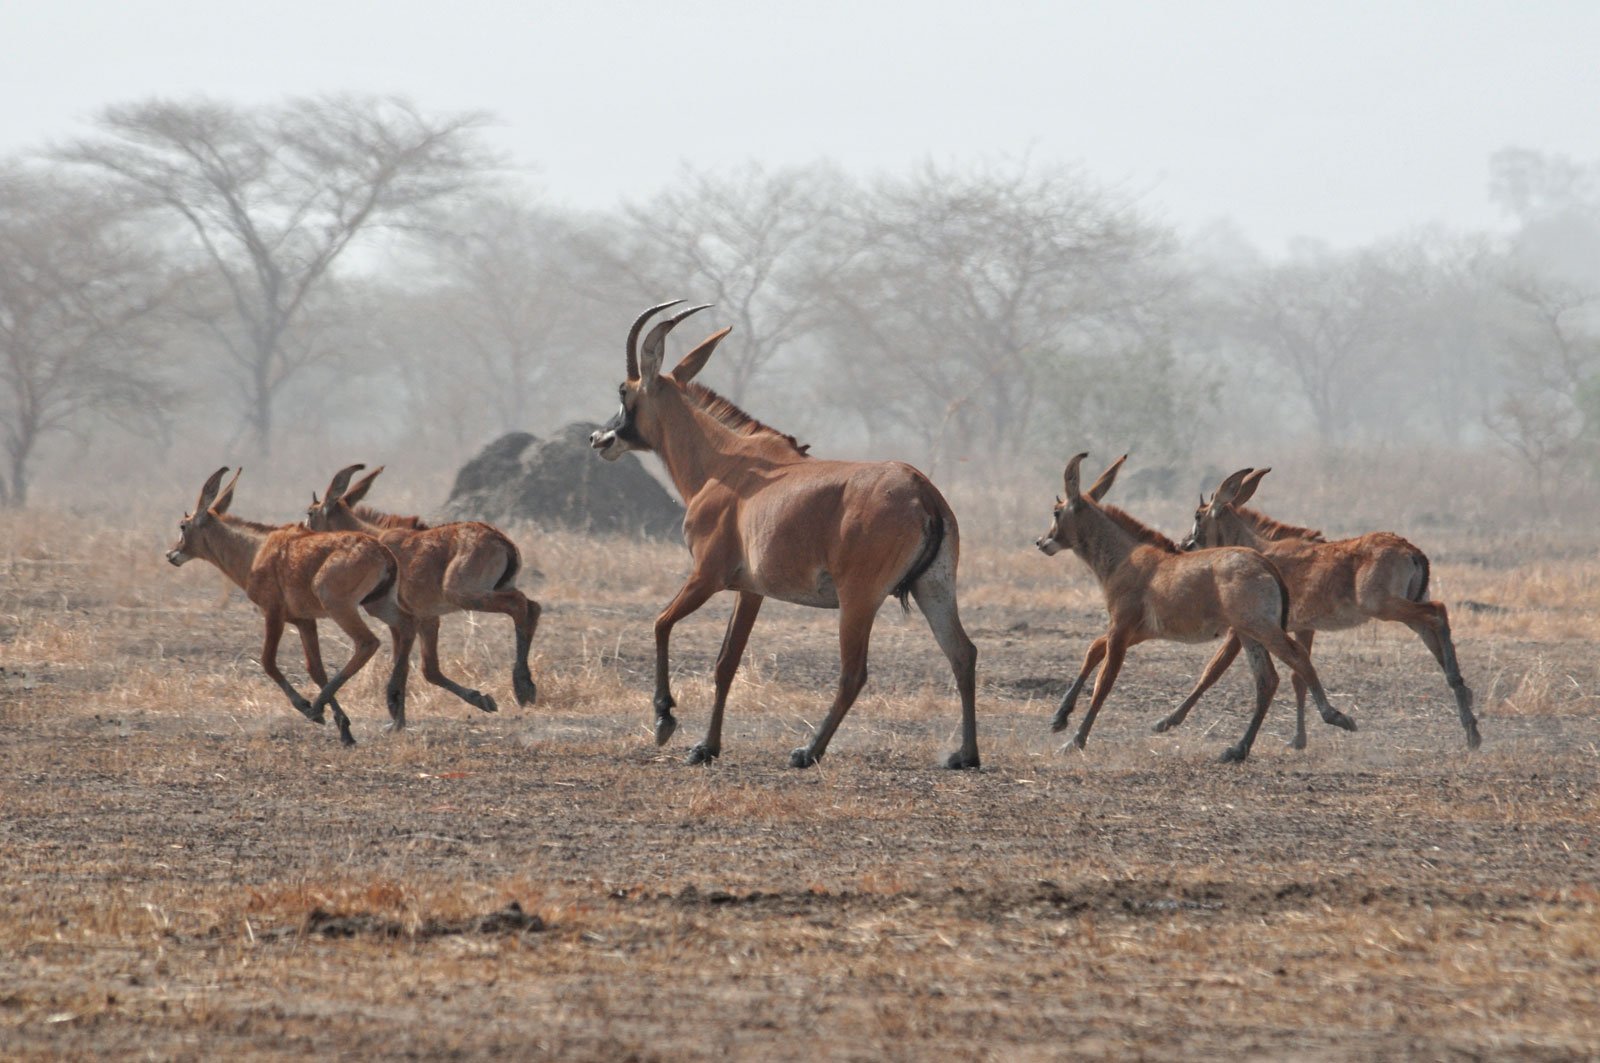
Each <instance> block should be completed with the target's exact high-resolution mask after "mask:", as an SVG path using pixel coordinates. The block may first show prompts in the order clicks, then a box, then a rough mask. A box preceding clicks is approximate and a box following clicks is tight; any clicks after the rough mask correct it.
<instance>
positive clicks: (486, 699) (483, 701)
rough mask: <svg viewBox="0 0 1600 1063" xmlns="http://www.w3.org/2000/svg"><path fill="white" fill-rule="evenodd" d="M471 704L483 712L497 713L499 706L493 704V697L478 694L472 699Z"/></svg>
mask: <svg viewBox="0 0 1600 1063" xmlns="http://www.w3.org/2000/svg"><path fill="white" fill-rule="evenodd" d="M472 704H473V705H474V706H476V707H477V708H480V709H482V710H483V711H484V712H499V711H500V706H498V705H496V704H495V703H494V697H493V696H492V695H489V694H479V695H478V696H477V697H475V698H473V699H472Z"/></svg>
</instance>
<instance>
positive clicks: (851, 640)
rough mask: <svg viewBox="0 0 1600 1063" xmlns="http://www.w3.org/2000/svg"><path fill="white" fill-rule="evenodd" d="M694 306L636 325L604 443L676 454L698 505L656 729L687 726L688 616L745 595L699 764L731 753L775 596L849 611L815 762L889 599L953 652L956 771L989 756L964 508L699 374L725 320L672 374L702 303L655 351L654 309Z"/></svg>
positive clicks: (800, 761) (659, 663)
mask: <svg viewBox="0 0 1600 1063" xmlns="http://www.w3.org/2000/svg"><path fill="white" fill-rule="evenodd" d="M680 302H682V300H674V301H673V302H670V303H662V304H661V305H659V306H653V307H651V308H650V309H649V310H646V311H645V312H644V313H643V314H641V315H640V316H639V318H638V319H637V320H636V321H634V323H633V327H632V328H631V329H629V331H628V341H627V347H626V350H627V374H628V375H627V379H626V380H624V381H623V383H622V385H621V387H620V388H619V389H618V390H619V392H620V394H621V398H622V405H621V408H620V409H619V410H618V411H617V413H616V415H615V416H614V417H612V418H611V420H609V421H607V422H606V424H605V425H604V427H602V428H600V429H599V430H598V431H596V432H595V433H594V434H593V435H592V436H591V437H590V444H591V445H592V446H593V447H594V448H595V449H596V450H598V451H600V455H601V457H603V458H605V459H607V460H608V461H614V460H616V459H617V458H619V457H621V456H622V455H623V454H624V453H625V452H627V451H629V450H646V451H654V452H655V453H656V454H658V455H660V457H661V460H662V463H663V464H664V465H665V466H666V470H667V474H668V476H670V477H671V478H672V482H673V484H674V485H676V487H677V489H678V493H679V494H680V495H681V496H682V497H683V500H684V504H685V507H686V512H685V515H684V520H683V532H684V538H685V539H686V540H687V543H688V546H689V552H690V554H691V555H692V556H693V559H694V564H693V568H692V570H691V571H690V573H689V578H688V580H687V581H686V582H685V583H684V585H683V588H682V589H681V590H679V591H678V594H677V597H675V598H673V600H672V602H671V603H670V604H668V606H667V607H666V608H665V609H664V610H662V612H661V614H660V615H659V616H658V617H656V621H655V641H656V690H655V736H656V743H657V744H658V745H660V744H664V743H665V742H666V741H667V739H668V738H670V737H671V735H672V732H673V731H674V730H675V729H676V728H677V720H676V719H674V717H673V715H672V710H673V708H674V707H676V704H677V703H676V702H675V701H674V700H673V697H672V691H671V689H670V686H669V684H668V676H667V642H668V639H669V637H670V636H671V634H672V628H673V625H674V624H676V623H677V622H678V621H679V620H681V619H683V618H684V617H685V616H688V615H689V614H690V613H692V612H694V611H695V610H696V609H698V608H700V606H702V605H704V604H705V602H706V601H707V600H708V599H709V598H710V597H711V596H712V595H713V594H716V593H717V592H718V591H722V590H733V591H737V592H738V594H739V599H738V602H737V604H735V606H734V609H733V615H732V617H731V618H730V619H729V621H728V629H727V633H726V635H725V636H724V637H723V640H722V649H721V651H720V652H719V653H718V655H717V663H716V670H715V679H716V695H715V700H714V702H713V704H712V707H711V720H710V724H709V726H708V727H707V729H706V734H705V738H703V739H702V740H701V741H700V742H699V743H698V744H697V745H695V746H694V747H693V748H692V749H691V750H690V752H689V757H688V760H689V763H691V764H699V763H703V762H705V761H709V760H712V759H713V758H715V757H717V756H718V755H719V754H720V753H721V752H722V713H723V708H724V706H725V704H726V702H727V697H728V688H729V686H730V685H731V684H732V682H733V676H734V673H735V671H737V669H738V667H739V660H740V657H741V656H742V655H743V654H744V648H745V643H746V642H747V640H748V639H749V636H750V628H751V625H753V624H754V623H755V620H756V614H757V613H758V612H759V611H760V609H761V603H762V601H764V600H765V599H766V598H769V597H770V598H777V599H779V600H780V601H786V602H794V603H797V604H800V605H810V606H817V607H819V608H825V609H838V610H839V656H840V673H839V688H838V692H837V693H836V695H835V696H834V699H833V704H832V706H831V707H830V708H829V710H828V715H827V718H826V719H824V720H823V721H822V725H821V726H820V727H818V728H817V730H816V732H815V734H813V736H812V738H811V741H810V742H809V743H808V744H806V745H804V746H802V747H800V748H799V749H796V750H794V751H793V752H792V753H791V754H790V756H789V763H790V765H791V766H793V767H796V768H804V767H808V766H810V765H812V764H815V763H816V762H817V760H818V759H820V758H821V757H822V755H823V753H824V752H825V751H826V750H827V748H828V742H829V740H830V739H832V737H833V733H834V731H835V730H836V729H837V728H838V726H839V723H840V721H842V720H843V719H844V717H845V713H847V712H849V711H850V706H851V704H852V703H854V701H855V700H856V695H857V694H858V693H860V691H861V687H862V685H863V684H864V683H865V682H866V679H867V643H868V640H869V637H870V636H871V633H872V622H873V620H874V618H875V617H876V616H877V613H878V607H879V606H880V605H881V604H882V603H883V600H884V599H885V598H887V597H888V596H889V595H891V594H892V595H895V596H897V597H898V598H899V599H900V603H901V605H902V606H905V605H906V596H907V595H910V596H911V597H912V598H915V599H916V602H917V605H918V607H919V608H920V609H921V610H922V613H923V615H924V616H926V617H927V619H928V625H929V626H930V627H931V628H932V629H933V634H934V638H935V639H937V640H938V643H939V647H940V648H941V649H942V650H943V651H944V654H945V656H946V657H948V658H949V660H950V667H951V669H952V670H953V671H954V673H955V680H956V689H957V690H958V691H959V692H960V696H961V748H960V749H959V750H958V751H956V752H955V753H953V754H951V755H950V757H949V758H948V760H947V761H946V766H948V767H951V768H976V767H977V766H978V729H977V719H976V712H975V707H974V697H975V683H974V671H975V668H976V664H977V656H978V654H977V649H976V647H974V646H973V644H972V640H971V639H969V638H967V633H966V631H965V630H964V629H963V628H962V626H961V618H960V616H959V614H958V612H957V608H956V561H957V556H958V554H959V552H960V549H959V541H960V536H959V532H958V531H957V527H956V518H955V515H954V514H953V513H952V512H951V511H950V507H949V505H947V504H946V502H945V500H944V497H943V496H942V495H940V493H939V491H938V490H937V489H936V488H935V487H934V486H933V484H932V483H931V482H929V480H928V478H927V477H926V476H924V475H923V474H922V473H920V472H918V471H917V470H916V469H914V468H912V467H911V466H909V465H905V464H902V463H900V462H859V461H825V460H822V459H819V458H813V457H810V456H808V455H807V454H806V453H805V448H803V447H801V446H800V445H799V444H797V443H796V442H795V440H794V437H793V436H787V435H784V434H782V433H780V432H778V431H776V430H774V429H772V428H768V427H767V426H766V425H763V424H762V423H760V422H759V421H757V420H755V419H754V418H752V417H750V416H749V415H748V414H746V413H745V412H744V411H742V410H740V409H739V408H738V407H736V406H734V405H733V404H732V403H731V402H729V401H728V400H726V399H724V398H722V397H720V396H719V395H717V394H716V393H715V392H713V391H711V390H710V389H709V388H705V387H703V386H701V385H699V384H696V383H694V382H693V381H694V377H695V374H697V373H699V372H700V370H701V369H702V368H703V367H704V366H705V364H706V359H707V358H709V357H710V356H711V352H712V351H713V350H714V349H715V348H716V346H717V344H718V343H719V342H721V340H722V339H723V337H725V336H727V334H728V332H729V331H730V330H729V329H723V330H722V331H721V332H718V333H716V334H714V335H712V336H711V337H709V338H708V339H706V340H705V341H704V342H702V343H701V344H700V345H699V346H697V347H695V348H694V349H693V350H692V351H690V352H689V353H688V354H687V355H685V356H684V358H683V360H682V361H681V362H679V363H678V365H677V367H676V368H674V369H673V370H672V371H671V373H668V374H663V373H662V372H661V363H662V354H663V347H664V345H665V342H666V337H667V333H668V332H669V331H670V330H671V329H672V327H673V326H674V325H676V324H677V323H678V322H680V321H682V320H683V319H684V318H686V317H688V316H689V315H690V314H693V313H696V312H697V311H700V310H703V309H705V307H703V306H696V307H691V308H689V309H687V310H683V311H680V312H679V313H677V314H675V315H673V316H672V317H669V318H666V319H664V320H662V321H660V322H658V323H657V324H656V325H655V326H654V327H653V328H651V330H650V332H649V334H648V335H647V336H646V337H645V339H644V344H643V346H642V347H639V346H637V344H638V340H639V332H640V330H641V329H642V328H643V327H644V325H645V322H647V321H648V320H649V319H650V317H651V316H652V315H654V314H656V313H657V312H659V311H661V310H665V309H666V308H668V307H670V306H676V305H677V304H678V303H680Z"/></svg>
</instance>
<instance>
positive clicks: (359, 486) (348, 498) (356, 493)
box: [344, 465, 383, 506]
mask: <svg viewBox="0 0 1600 1063" xmlns="http://www.w3.org/2000/svg"><path fill="white" fill-rule="evenodd" d="M382 471H383V466H382V465H379V466H378V467H377V468H376V469H373V470H372V471H371V472H369V473H367V474H366V475H365V476H363V477H362V478H361V479H359V480H357V481H356V482H355V483H353V484H351V485H350V490H348V491H346V492H345V493H344V501H345V505H347V506H353V505H355V504H356V503H357V502H359V501H361V500H362V499H363V498H366V497H367V492H368V491H369V490H371V488H372V481H374V480H376V479H377V478H378V474H379V473H380V472H382Z"/></svg>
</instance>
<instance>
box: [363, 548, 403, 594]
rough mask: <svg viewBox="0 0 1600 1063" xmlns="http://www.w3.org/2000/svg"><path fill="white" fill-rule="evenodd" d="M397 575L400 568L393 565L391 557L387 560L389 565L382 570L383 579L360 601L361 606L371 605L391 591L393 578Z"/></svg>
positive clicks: (393, 561)
mask: <svg viewBox="0 0 1600 1063" xmlns="http://www.w3.org/2000/svg"><path fill="white" fill-rule="evenodd" d="M399 573H400V567H399V566H398V565H397V564H396V563H395V560H394V558H393V557H391V558H389V563H388V565H386V566H385V567H384V570H383V579H381V580H379V581H378V585H377V586H376V587H374V588H372V593H371V594H369V595H367V596H366V597H365V598H363V599H361V604H362V605H371V604H372V603H373V602H375V601H377V600H378V599H380V598H382V597H383V596H384V595H386V594H388V593H389V592H390V591H391V590H393V589H394V581H395V577H396V576H398V575H399Z"/></svg>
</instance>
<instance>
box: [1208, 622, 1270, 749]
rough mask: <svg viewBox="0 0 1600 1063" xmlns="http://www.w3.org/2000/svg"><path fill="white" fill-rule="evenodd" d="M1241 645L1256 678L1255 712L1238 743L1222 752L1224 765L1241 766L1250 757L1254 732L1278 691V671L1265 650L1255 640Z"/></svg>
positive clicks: (1264, 717) (1265, 716)
mask: <svg viewBox="0 0 1600 1063" xmlns="http://www.w3.org/2000/svg"><path fill="white" fill-rule="evenodd" d="M1243 645H1244V652H1245V657H1246V658H1247V659H1248V660H1249V661H1250V670H1251V671H1252V672H1254V673H1255V677H1256V711H1255V712H1254V713H1253V714H1252V715H1251V717H1250V724H1249V726H1248V727H1246V728H1245V732H1244V734H1243V735H1241V736H1240V738H1239V741H1237V742H1235V743H1234V744H1233V745H1231V746H1229V747H1228V748H1227V749H1225V750H1223V753H1222V762H1223V763H1224V764H1241V763H1243V762H1244V758H1246V757H1248V756H1249V755H1250V747H1251V746H1253V745H1254V744H1255V741H1256V732H1257V731H1259V730H1261V721H1262V720H1265V719H1266V718H1267V709H1269V708H1270V707H1271V706H1272V695H1273V694H1275V693H1277V691H1278V670H1277V669H1276V668H1274V667H1272V658H1271V657H1269V656H1267V651H1266V649H1265V648H1264V647H1263V646H1262V645H1261V643H1259V642H1257V641H1256V640H1255V639H1250V640H1248V641H1246V642H1244V643H1243Z"/></svg>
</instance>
